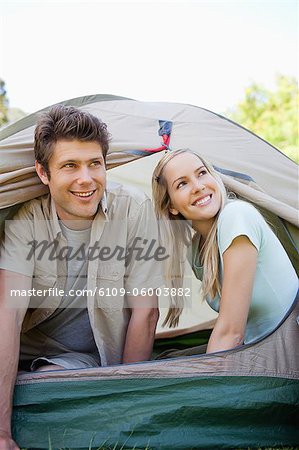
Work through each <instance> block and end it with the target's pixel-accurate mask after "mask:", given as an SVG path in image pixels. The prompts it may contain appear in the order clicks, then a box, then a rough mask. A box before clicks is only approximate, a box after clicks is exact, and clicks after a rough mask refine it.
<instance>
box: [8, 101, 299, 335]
mask: <svg viewBox="0 0 299 450" xmlns="http://www.w3.org/2000/svg"><path fill="white" fill-rule="evenodd" d="M63 103H64V104H69V105H74V106H77V107H79V108H82V109H84V110H86V111H89V112H90V113H92V114H94V115H96V116H98V117H100V118H101V119H102V120H103V121H104V122H106V123H107V125H108V128H109V131H110V133H111V135H112V140H111V145H110V150H109V153H108V157H107V164H108V169H110V170H109V172H108V179H109V180H110V181H117V182H121V183H124V184H134V185H135V186H137V187H139V188H140V189H142V190H144V191H145V192H146V193H147V194H148V195H150V180H151V174H152V171H153V168H154V166H155V165H156V163H157V161H158V160H159V158H161V157H162V156H163V154H164V150H163V148H167V147H168V146H169V148H170V149H171V150H176V149H179V148H186V147H188V148H190V149H192V150H194V151H197V152H198V153H199V154H200V155H201V156H203V157H204V158H206V159H207V160H209V161H210V162H211V163H212V164H213V165H214V166H215V167H216V168H218V169H219V171H220V174H221V177H222V178H223V181H224V183H225V184H226V186H227V187H228V188H229V189H230V190H231V191H233V192H235V193H236V194H237V195H239V196H241V197H244V198H246V199H248V200H249V201H251V202H253V203H254V204H256V205H257V206H258V207H260V208H261V210H262V211H263V212H265V213H266V215H269V216H270V222H271V223H272V224H273V225H274V227H275V229H276V231H277V233H278V234H279V237H280V239H281V240H282V242H283V243H284V245H285V247H286V249H287V251H288V253H289V255H290V257H291V259H292V261H293V263H294V264H297V266H298V260H297V259H296V258H298V254H297V251H296V248H295V242H299V239H298V228H297V227H298V185H297V170H298V168H297V165H296V163H294V162H293V161H291V160H290V159H289V158H287V157H286V156H285V155H284V154H282V153H281V152H280V151H278V150H277V149H275V148H274V147H273V146H272V145H270V144H269V143H267V142H265V141H264V140H263V139H261V138H259V137H258V136H256V135H254V134H253V133H251V132H249V131H248V130H246V129H244V128H242V127H241V126H239V125H237V124H235V123H233V122H232V121H230V120H228V119H226V118H224V117H222V116H220V115H217V114H215V113H213V112H211V111H208V110H206V109H202V108H198V107H196V106H191V105H184V104H177V103H163V102H161V103H156V102H155V103H151V102H139V101H135V100H131V99H126V98H122V97H115V96H110V95H95V96H87V97H80V98H76V99H72V100H68V101H66V102H63ZM36 118H37V114H32V115H30V116H28V117H26V118H24V119H22V120H20V121H18V122H17V123H16V124H13V125H11V126H8V127H7V128H5V129H3V130H2V131H1V132H0V156H1V158H0V214H1V215H0V217H1V216H2V221H3V219H4V218H5V217H7V215H9V214H10V213H11V211H12V209H14V208H13V207H14V206H15V205H18V204H20V203H22V202H24V201H26V200H29V199H32V198H34V197H37V196H39V195H41V194H43V193H44V192H45V191H46V187H45V186H43V185H42V184H41V183H40V181H39V179H38V177H37V175H36V174H35V170H34V153H33V133H34V128H35V123H36ZM164 133H166V134H167V140H166V141H167V144H165V142H166V141H165V140H163V139H164V138H163V134H164ZM158 149H160V151H157V150H158ZM193 292H194V297H195V300H194V301H193V302H192V308H190V309H188V308H187V309H186V312H185V314H184V317H183V318H182V320H181V324H180V329H186V328H188V329H200V328H201V327H202V326H203V324H204V326H205V327H206V326H211V325H212V323H213V319H214V318H215V313H214V312H212V311H211V310H210V308H208V307H207V306H206V305H205V304H202V303H201V302H200V301H199V284H198V282H197V281H195V280H194V281H193ZM162 316H163V314H162ZM160 331H161V332H162V335H165V332H163V331H162V330H161V329H160Z"/></svg>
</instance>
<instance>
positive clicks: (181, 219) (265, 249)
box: [152, 149, 298, 352]
mask: <svg viewBox="0 0 299 450" xmlns="http://www.w3.org/2000/svg"><path fill="white" fill-rule="evenodd" d="M152 183H153V200H154V203H155V209H156V214H157V216H158V219H160V228H161V236H162V240H163V241H164V245H166V246H168V248H169V243H171V245H172V249H173V251H172V252H170V253H171V258H170V259H169V260H168V268H167V270H166V272H167V278H168V279H169V280H171V282H170V285H171V286H172V287H175V288H176V289H177V288H178V287H179V286H180V285H181V283H182V274H183V262H182V261H184V248H186V245H188V243H189V244H190V242H191V240H190V236H191V235H192V234H193V239H192V242H193V261H192V268H193V271H194V272H195V275H196V276H197V277H198V278H200V279H202V286H203V295H204V297H205V298H206V300H207V301H208V303H209V304H210V306H211V307H212V308H213V309H215V310H216V311H218V312H219V316H218V319H217V321H216V325H215V327H214V329H213V332H212V334H211V336H210V340H209V343H208V348H207V352H216V351H221V350H228V349H230V348H233V347H236V346H238V345H241V344H243V343H245V344H246V343H250V342H253V341H256V340H257V339H259V338H261V337H263V336H265V335H267V334H268V333H270V332H271V331H272V330H274V329H275V328H276V327H277V326H278V325H279V323H280V322H281V321H282V320H283V318H284V317H285V315H286V314H287V312H288V310H289V309H290V307H291V305H292V303H293V301H294V299H295V297H296V293H297V290H298V278H297V275H296V273H295V270H294V268H293V266H292V264H291V262H290V261H289V258H288V256H287V254H286V252H285V250H284V249H283V247H282V245H281V244H280V242H279V240H278V239H277V237H276V236H275V234H274V233H273V231H272V230H271V229H270V227H269V226H268V224H267V223H266V222H265V220H264V219H263V217H262V216H261V214H260V213H259V212H258V211H257V209H256V208H254V207H253V206H252V205H251V204H249V203H247V202H244V201H241V200H236V199H230V198H229V197H228V196H227V194H226V190H225V187H224V185H223V182H222V180H221V178H220V177H219V175H218V174H217V172H215V170H214V169H213V168H212V167H211V166H210V165H209V164H208V163H206V162H205V161H204V160H203V159H202V158H200V157H199V156H198V154H197V153H194V152H192V151H191V150H188V149H184V150H177V151H172V152H168V153H166V155H165V156H164V157H163V158H162V159H161V160H160V161H159V163H158V165H157V166H156V168H155V170H154V174H153V180H152ZM190 226H191V227H192V228H191V227H190ZM192 229H193V230H194V232H195V233H194V232H192ZM172 301H173V302H172V305H171V308H170V309H169V312H168V315H167V317H166V320H165V322H166V323H168V324H169V325H170V326H175V325H176V324H177V323H178V319H179V316H180V314H181V311H182V308H183V299H182V297H179V296H174V298H172Z"/></svg>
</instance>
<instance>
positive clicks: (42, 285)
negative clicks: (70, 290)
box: [30, 268, 60, 308]
mask: <svg viewBox="0 0 299 450" xmlns="http://www.w3.org/2000/svg"><path fill="white" fill-rule="evenodd" d="M56 286H57V276H56V275H54V274H51V272H50V271H49V270H48V271H46V270H44V269H41V268H36V270H35V271H34V275H33V277H32V291H33V292H32V296H31V298H30V308H54V307H57V304H58V303H59V300H60V297H59V299H58V298H57V293H56V289H55V288H56Z"/></svg>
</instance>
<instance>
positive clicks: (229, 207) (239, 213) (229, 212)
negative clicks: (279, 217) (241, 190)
mask: <svg viewBox="0 0 299 450" xmlns="http://www.w3.org/2000/svg"><path fill="white" fill-rule="evenodd" d="M238 217H240V218H243V217H245V218H246V220H250V219H251V218H253V219H256V220H257V219H259V220H263V217H262V215H261V213H260V212H259V211H258V210H257V208H256V207H255V206H253V205H252V204H251V203H249V202H246V201H244V200H229V201H228V202H227V203H226V205H225V206H224V208H223V209H222V211H221V212H220V214H219V221H223V220H227V219H236V218H238Z"/></svg>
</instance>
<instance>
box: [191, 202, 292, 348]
mask: <svg viewBox="0 0 299 450" xmlns="http://www.w3.org/2000/svg"><path fill="white" fill-rule="evenodd" d="M217 232H218V246H219V254H220V278H221V280H222V277H223V253H224V252H225V250H227V249H228V247H229V246H230V245H231V243H232V242H233V240H234V239H235V238H236V237H238V236H247V237H248V239H249V240H250V241H251V242H252V244H253V245H254V246H255V247H256V249H257V251H258V260H257V267H256V274H255V279H254V286H253V293H252V300H251V305H250V309H249V314H248V320H247V325H246V330H245V339H244V343H245V344H248V343H250V342H254V341H256V340H257V339H260V338H262V337H264V336H266V335H268V334H269V333H270V332H271V331H273V330H274V329H275V328H276V327H277V326H278V325H279V323H280V322H281V321H282V320H283V318H284V317H285V315H286V314H287V312H288V310H289V309H290V307H291V305H292V303H293V301H294V299H295V297H296V293H297V290H298V278H297V275H296V272H295V270H294V268H293V266H292V264H291V262H290V260H289V258H288V256H287V254H286V252H285V250H284V248H283V246H282V245H281V243H280V241H279V240H278V238H277V237H276V236H275V234H274V233H273V231H272V230H271V229H270V227H269V225H268V224H267V223H266V221H265V220H264V218H263V217H262V215H261V214H260V213H259V211H258V210H257V209H256V208H255V207H254V206H252V205H251V204H250V203H247V202H243V201H241V200H233V201H231V202H229V203H228V204H227V205H226V206H225V207H224V209H223V210H222V211H221V213H220V215H219V219H218V231H217ZM195 243H196V240H195ZM195 245H196V244H195ZM196 253H197V252H196V251H195V254H196ZM193 270H194V272H195V275H196V276H197V277H198V278H201V273H200V272H201V268H200V267H199V266H196V261H194V260H193ZM207 302H208V304H209V305H210V306H211V307H212V308H213V309H214V310H215V311H217V312H218V311H219V302H220V298H219V296H217V297H215V299H213V300H211V299H207Z"/></svg>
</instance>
